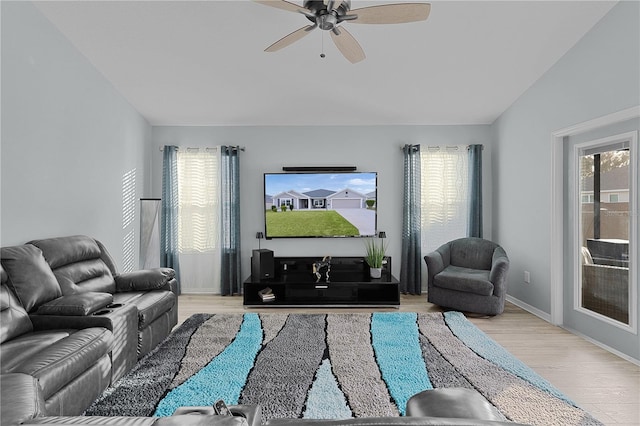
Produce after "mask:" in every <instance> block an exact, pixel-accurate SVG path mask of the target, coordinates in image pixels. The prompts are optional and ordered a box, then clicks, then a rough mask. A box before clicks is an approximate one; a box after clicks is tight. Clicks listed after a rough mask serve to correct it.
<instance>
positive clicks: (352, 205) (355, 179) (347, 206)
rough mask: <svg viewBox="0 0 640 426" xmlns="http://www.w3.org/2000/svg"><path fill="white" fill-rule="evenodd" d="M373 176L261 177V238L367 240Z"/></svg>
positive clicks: (373, 217) (373, 223)
mask: <svg viewBox="0 0 640 426" xmlns="http://www.w3.org/2000/svg"><path fill="white" fill-rule="evenodd" d="M377 184H378V174H377V172H328V173H319V172H309V173H265V174H264V218H265V237H266V238H267V239H270V238H322V237H329V238H347V237H372V236H375V235H376V229H377V208H378V202H377V201H378V200H377Z"/></svg>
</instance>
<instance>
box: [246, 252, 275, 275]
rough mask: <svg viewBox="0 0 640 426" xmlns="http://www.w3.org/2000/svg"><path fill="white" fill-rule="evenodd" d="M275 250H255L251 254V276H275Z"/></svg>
mask: <svg viewBox="0 0 640 426" xmlns="http://www.w3.org/2000/svg"><path fill="white" fill-rule="evenodd" d="M273 269H274V264H273V250H268V249H260V250H253V252H252V254H251V277H252V278H253V279H254V280H255V279H258V280H267V279H270V278H273V275H274V274H273Z"/></svg>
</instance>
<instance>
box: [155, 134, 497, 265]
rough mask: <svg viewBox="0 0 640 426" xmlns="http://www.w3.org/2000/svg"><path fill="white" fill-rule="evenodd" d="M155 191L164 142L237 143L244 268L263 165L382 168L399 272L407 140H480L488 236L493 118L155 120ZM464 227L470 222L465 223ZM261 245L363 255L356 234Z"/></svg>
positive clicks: (258, 223) (260, 221)
mask: <svg viewBox="0 0 640 426" xmlns="http://www.w3.org/2000/svg"><path fill="white" fill-rule="evenodd" d="M152 139H153V149H152V159H153V172H152V175H153V194H154V195H155V196H160V194H161V184H162V155H161V152H160V147H161V146H163V145H179V146H184V147H200V146H215V145H240V146H244V147H246V151H245V152H244V153H242V154H241V157H240V168H241V183H240V198H241V226H242V241H241V244H242V262H243V266H242V271H243V274H242V276H243V277H248V276H249V275H250V264H249V259H250V256H251V250H252V249H255V248H258V242H257V241H256V239H255V235H256V232H257V231H262V230H264V213H263V211H264V201H263V177H262V174H263V173H264V172H280V171H282V166H335V165H353V166H357V167H358V170H359V171H375V172H378V200H379V202H380V205H379V207H378V229H379V230H381V231H385V232H386V233H387V239H388V242H389V244H390V245H389V250H390V255H391V256H392V258H393V259H394V261H393V263H392V266H393V272H394V275H396V276H398V275H399V273H400V248H401V247H400V234H401V228H402V196H403V193H402V185H403V183H402V179H403V163H402V161H403V159H402V151H401V149H400V147H401V146H402V145H404V144H406V143H412V144H418V143H419V144H426V145H459V144H465V145H466V144H472V143H481V144H484V145H485V150H484V153H483V156H484V158H485V159H486V162H485V164H484V169H483V170H484V171H485V177H484V181H483V182H484V183H485V203H484V206H485V215H484V217H485V218H486V220H485V234H486V235H487V236H488V238H490V236H491V222H490V218H491V212H490V206H491V189H490V182H491V169H492V167H491V138H490V128H489V126H346V127H343V126H318V127H309V126H300V127H277V126H273V127H258V126H256V127H154V128H153V137H152ZM462 232H463V233H464V232H465V230H463V231H462ZM262 248H268V249H271V250H274V252H275V255H276V256H307V255H308V256H323V255H332V256H361V255H362V254H363V251H364V242H363V241H362V240H361V239H357V238H355V239H354V238H348V239H335V238H322V239H275V240H269V241H263V242H262Z"/></svg>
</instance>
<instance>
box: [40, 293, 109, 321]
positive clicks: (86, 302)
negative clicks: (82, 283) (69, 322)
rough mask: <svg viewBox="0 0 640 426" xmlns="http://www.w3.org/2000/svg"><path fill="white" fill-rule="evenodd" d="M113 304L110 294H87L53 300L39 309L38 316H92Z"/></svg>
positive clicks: (71, 295)
mask: <svg viewBox="0 0 640 426" xmlns="http://www.w3.org/2000/svg"><path fill="white" fill-rule="evenodd" d="M110 303H113V295H112V294H110V293H99V292H93V291H89V292H85V293H76V294H70V295H68V296H61V297H58V298H56V299H53V300H51V301H49V302H47V303H45V304H43V305H40V306H39V307H38V310H37V311H36V312H35V314H37V315H76V316H77V315H79V316H86V315H91V314H93V313H94V312H97V311H99V310H100V309H103V308H105V307H106V306H107V305H109V304H110Z"/></svg>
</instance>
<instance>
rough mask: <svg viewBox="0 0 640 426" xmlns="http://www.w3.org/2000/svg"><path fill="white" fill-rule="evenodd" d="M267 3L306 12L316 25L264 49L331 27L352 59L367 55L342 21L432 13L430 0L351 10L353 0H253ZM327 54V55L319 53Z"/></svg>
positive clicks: (399, 20) (392, 20) (384, 20)
mask: <svg viewBox="0 0 640 426" xmlns="http://www.w3.org/2000/svg"><path fill="white" fill-rule="evenodd" d="M254 1H255V2H256V3H260V4H263V5H266V6H271V7H275V8H278V9H282V10H286V11H289V12H295V13H300V14H302V15H304V16H305V17H306V18H307V19H308V20H309V21H311V22H312V23H313V25H307V26H304V27H302V28H300V29H298V30H296V31H294V32H292V33H290V34H288V35H286V36H284V37H283V38H281V39H280V40H278V41H276V42H275V43H273V44H272V45H271V46H269V47H267V48H266V49H265V52H276V51H278V50H280V49H282V48H285V47H287V46H289V45H291V44H293V43H294V42H296V41H298V40H300V39H301V38H302V37H304V36H305V35H307V34H309V33H310V32H311V31H312V30H314V29H316V28H320V29H321V30H323V31H330V34H331V39H332V40H333V42H334V44H335V45H336V47H337V48H338V50H339V51H340V53H342V55H343V56H344V57H345V58H346V59H347V60H348V61H349V62H351V63H354V64H355V63H357V62H360V61H362V60H363V59H364V58H365V57H366V56H365V54H364V50H363V49H362V47H361V46H360V44H359V43H358V41H357V40H356V39H355V38H354V37H353V36H352V35H351V33H349V32H348V31H347V30H346V29H345V28H344V26H343V25H341V24H342V23H343V22H351V23H354V24H404V23H407V22H417V21H424V20H426V19H427V18H428V17H429V13H430V12H431V5H430V4H429V3H395V4H382V5H377V6H369V7H362V8H359V9H354V10H351V0H304V3H303V5H302V6H299V5H297V4H295V3H291V2H288V1H286V0H254ZM320 56H321V57H324V55H320Z"/></svg>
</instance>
